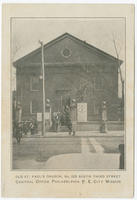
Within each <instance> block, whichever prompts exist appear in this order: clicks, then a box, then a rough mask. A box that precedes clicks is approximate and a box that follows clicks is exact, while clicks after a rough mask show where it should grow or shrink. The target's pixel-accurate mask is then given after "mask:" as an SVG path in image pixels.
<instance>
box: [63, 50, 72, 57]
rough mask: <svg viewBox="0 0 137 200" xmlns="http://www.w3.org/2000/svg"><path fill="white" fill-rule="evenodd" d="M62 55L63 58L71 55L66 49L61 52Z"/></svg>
mask: <svg viewBox="0 0 137 200" xmlns="http://www.w3.org/2000/svg"><path fill="white" fill-rule="evenodd" d="M62 54H63V56H64V57H69V56H70V55H71V54H70V50H69V49H67V48H66V49H64V50H63V52H62Z"/></svg>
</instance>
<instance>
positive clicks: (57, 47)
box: [14, 33, 122, 66]
mask: <svg viewBox="0 0 137 200" xmlns="http://www.w3.org/2000/svg"><path fill="white" fill-rule="evenodd" d="M44 61H45V63H49V64H51V63H52V64H54V63H92V64H93V65H94V64H98V63H101V62H103V63H115V62H118V60H117V59H116V58H115V57H113V56H111V55H109V54H107V53H105V52H104V51H102V50H100V49H98V48H96V47H94V46H92V45H90V44H88V43H86V42H84V41H82V40H80V39H78V38H76V37H74V36H72V35H70V34H69V33H65V34H63V35H61V36H59V37H58V38H56V39H54V40H52V41H51V42H49V43H47V44H45V45H44ZM29 63H31V64H33V63H35V64H37V63H41V48H38V49H36V50H35V51H33V52H31V53H29V54H27V55H26V56H24V57H22V58H20V59H19V60H17V61H16V62H15V63H14V66H19V65H20V64H21V65H22V64H23V65H25V64H27V65H29ZM119 63H120V64H121V63H122V61H120V60H119Z"/></svg>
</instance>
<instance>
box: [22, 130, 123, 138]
mask: <svg viewBox="0 0 137 200" xmlns="http://www.w3.org/2000/svg"><path fill="white" fill-rule="evenodd" d="M124 133H125V131H108V132H107V133H100V132H98V131H77V132H76V134H75V136H72V135H69V134H68V132H45V134H44V136H42V134H41V133H39V134H36V135H28V136H24V137H121V136H124Z"/></svg>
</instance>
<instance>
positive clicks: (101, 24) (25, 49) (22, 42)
mask: <svg viewBox="0 0 137 200" xmlns="http://www.w3.org/2000/svg"><path fill="white" fill-rule="evenodd" d="M11 28H12V35H11V44H12V52H11V54H12V55H11V56H12V61H15V60H17V59H18V58H20V57H22V56H24V55H26V54H28V53H30V52H31V51H33V50H35V49H36V48H39V47H40V44H39V42H38V41H39V40H42V41H43V43H44V44H46V43H47V42H49V41H51V40H53V39H55V38H56V37H58V36H60V35H62V34H64V33H65V32H68V33H70V34H72V35H74V36H75V37H78V38H79V39H81V40H84V41H86V42H87V43H89V44H91V45H93V46H95V47H97V48H99V49H101V50H103V51H105V52H106V53H109V54H111V55H113V56H115V57H116V51H115V48H114V43H113V38H114V39H115V42H116V46H117V50H118V52H119V58H120V59H121V60H123V61H124V63H123V65H122V66H121V69H122V75H123V78H124V71H125V70H124V69H125V21H124V19H123V18H84V19H83V18H13V19H12V27H11ZM12 71H13V88H15V70H12ZM119 84H120V83H119ZM119 88H120V87H119Z"/></svg>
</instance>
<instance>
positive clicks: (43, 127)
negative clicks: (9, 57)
mask: <svg viewBox="0 0 137 200" xmlns="http://www.w3.org/2000/svg"><path fill="white" fill-rule="evenodd" d="M39 43H40V45H41V64H42V91H43V92H42V97H43V98H42V102H43V111H42V136H44V134H45V67H44V47H43V42H42V41H39Z"/></svg>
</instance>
